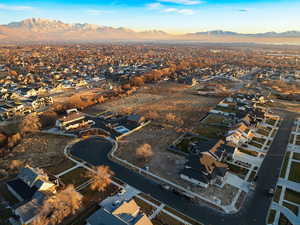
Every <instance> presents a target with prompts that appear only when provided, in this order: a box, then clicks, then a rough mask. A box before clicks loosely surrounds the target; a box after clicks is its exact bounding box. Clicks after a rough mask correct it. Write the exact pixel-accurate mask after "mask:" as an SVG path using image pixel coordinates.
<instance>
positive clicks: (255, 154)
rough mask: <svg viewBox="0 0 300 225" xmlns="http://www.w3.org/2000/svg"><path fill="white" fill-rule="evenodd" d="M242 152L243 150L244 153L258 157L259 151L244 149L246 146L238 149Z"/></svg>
mask: <svg viewBox="0 0 300 225" xmlns="http://www.w3.org/2000/svg"><path fill="white" fill-rule="evenodd" d="M238 150H239V151H240V152H242V153H245V154H247V155H251V156H254V157H257V156H258V154H259V153H258V152H256V151H251V150H248V149H244V148H239V149H238Z"/></svg>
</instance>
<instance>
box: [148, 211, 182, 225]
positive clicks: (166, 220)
mask: <svg viewBox="0 0 300 225" xmlns="http://www.w3.org/2000/svg"><path fill="white" fill-rule="evenodd" d="M151 222H152V223H153V224H154V225H166V224H170V225H171V224H172V225H183V224H182V223H181V222H180V221H178V220H176V219H175V218H173V217H171V216H169V215H168V214H166V213H164V212H160V213H159V214H158V215H157V216H156V217H155V218H154V219H153V220H152V221H151Z"/></svg>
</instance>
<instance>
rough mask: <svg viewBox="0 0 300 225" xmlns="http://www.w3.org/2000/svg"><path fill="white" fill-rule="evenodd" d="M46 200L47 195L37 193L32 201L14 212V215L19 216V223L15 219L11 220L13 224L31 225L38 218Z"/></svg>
mask: <svg viewBox="0 0 300 225" xmlns="http://www.w3.org/2000/svg"><path fill="white" fill-rule="evenodd" d="M46 198H47V195H46V194H45V193H43V192H40V191H37V192H35V194H34V195H33V196H32V199H31V200H30V201H27V202H26V203H24V204H23V205H21V206H19V207H18V208H16V209H15V210H14V214H15V215H16V216H17V218H18V220H19V223H18V222H15V219H14V218H11V220H12V221H14V222H13V223H12V224H20V223H21V224H30V223H31V222H32V221H33V219H34V218H35V217H36V216H38V214H39V210H40V208H41V207H42V205H43V203H44V200H46Z"/></svg>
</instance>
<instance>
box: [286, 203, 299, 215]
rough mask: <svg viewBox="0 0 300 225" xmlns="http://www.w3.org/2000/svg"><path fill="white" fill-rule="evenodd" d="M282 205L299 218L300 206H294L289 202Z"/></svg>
mask: <svg viewBox="0 0 300 225" xmlns="http://www.w3.org/2000/svg"><path fill="white" fill-rule="evenodd" d="M282 205H283V206H284V207H286V208H288V209H289V210H291V211H292V212H293V213H294V214H295V215H296V216H298V211H299V208H298V206H295V205H292V204H290V203H288V202H283V203H282Z"/></svg>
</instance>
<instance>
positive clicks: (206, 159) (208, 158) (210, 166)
mask: <svg viewBox="0 0 300 225" xmlns="http://www.w3.org/2000/svg"><path fill="white" fill-rule="evenodd" d="M200 163H201V164H202V165H204V166H205V169H206V170H207V172H209V173H212V172H213V171H214V168H216V167H223V168H227V167H228V165H227V164H225V163H222V162H218V161H217V160H216V159H215V158H214V157H213V156H212V155H210V154H209V153H203V154H202V156H201V158H200Z"/></svg>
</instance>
